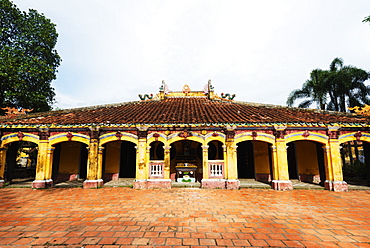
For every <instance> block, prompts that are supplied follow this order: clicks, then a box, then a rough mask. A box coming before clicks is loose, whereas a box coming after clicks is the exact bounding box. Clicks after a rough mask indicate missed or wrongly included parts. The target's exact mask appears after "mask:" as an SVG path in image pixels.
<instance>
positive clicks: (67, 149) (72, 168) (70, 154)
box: [59, 142, 87, 174]
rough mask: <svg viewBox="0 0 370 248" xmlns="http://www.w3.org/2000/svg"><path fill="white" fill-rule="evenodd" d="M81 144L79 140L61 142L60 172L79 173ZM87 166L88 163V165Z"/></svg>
mask: <svg viewBox="0 0 370 248" xmlns="http://www.w3.org/2000/svg"><path fill="white" fill-rule="evenodd" d="M80 153H81V144H80V143H78V142H63V143H61V150H60V161H59V173H60V174H78V166H79V163H80ZM86 166H87V165H86Z"/></svg>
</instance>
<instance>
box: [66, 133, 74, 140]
mask: <svg viewBox="0 0 370 248" xmlns="http://www.w3.org/2000/svg"><path fill="white" fill-rule="evenodd" d="M66 137H67V138H68V141H71V139H72V138H73V134H72V133H71V132H68V133H67V135H66Z"/></svg>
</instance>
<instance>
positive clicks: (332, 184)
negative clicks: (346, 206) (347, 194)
mask: <svg viewBox="0 0 370 248" xmlns="http://www.w3.org/2000/svg"><path fill="white" fill-rule="evenodd" d="M329 148H330V149H329V150H330V155H329V154H327V156H326V157H327V159H326V160H327V161H326V164H327V168H328V169H327V170H328V172H329V173H328V175H327V176H328V177H327V180H326V182H325V188H326V189H328V190H333V191H348V185H347V183H346V182H344V181H343V171H342V159H341V155H340V145H339V142H338V139H333V138H331V139H330V140H329Z"/></svg>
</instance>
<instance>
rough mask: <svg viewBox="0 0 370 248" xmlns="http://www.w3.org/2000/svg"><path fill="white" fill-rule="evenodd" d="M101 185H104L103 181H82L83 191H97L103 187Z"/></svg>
mask: <svg viewBox="0 0 370 248" xmlns="http://www.w3.org/2000/svg"><path fill="white" fill-rule="evenodd" d="M103 185H104V181H103V179H98V180H85V181H84V189H97V188H101V187H103Z"/></svg>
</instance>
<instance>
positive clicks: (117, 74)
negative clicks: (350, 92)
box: [14, 0, 370, 108]
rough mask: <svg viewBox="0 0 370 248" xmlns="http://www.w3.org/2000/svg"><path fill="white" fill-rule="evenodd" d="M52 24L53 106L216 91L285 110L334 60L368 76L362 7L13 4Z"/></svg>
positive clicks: (288, 1) (286, 0) (91, 1)
mask: <svg viewBox="0 0 370 248" xmlns="http://www.w3.org/2000/svg"><path fill="white" fill-rule="evenodd" d="M14 2H15V4H17V5H18V6H19V7H20V8H21V9H27V8H30V7H31V8H34V9H37V10H39V12H42V13H45V15H46V16H47V17H49V18H51V19H52V21H53V22H54V23H56V24H57V28H58V32H59V41H58V47H57V49H58V52H59V53H60V54H61V56H62V59H63V62H62V66H61V67H60V70H59V71H60V72H59V74H58V79H57V80H56V81H55V82H54V85H55V87H56V89H57V91H56V93H57V99H58V104H57V105H58V106H59V107H62V108H66V107H72V106H81V105H80V104H86V105H95V104H105V103H113V102H122V101H128V100H137V99H138V97H137V94H141V93H157V92H158V87H159V86H160V83H161V80H162V79H164V80H165V81H166V82H167V83H168V84H169V86H170V88H171V89H172V90H181V88H182V86H183V85H184V84H189V85H190V86H191V88H192V89H195V90H201V89H202V88H203V85H204V84H205V83H207V81H208V79H212V81H213V83H214V86H215V88H216V92H218V93H221V92H229V93H237V99H239V100H245V101H251V102H264V103H271V104H285V100H286V97H287V95H288V94H289V93H290V91H291V90H293V89H295V88H299V87H301V86H302V84H303V82H304V81H305V80H306V79H307V78H308V76H309V73H310V71H311V70H312V69H315V68H323V69H326V68H328V66H329V64H330V62H331V60H332V59H334V58H335V57H342V58H343V59H344V62H345V64H352V65H355V66H357V67H360V68H363V69H368V66H369V65H368V61H367V58H368V54H369V52H370V51H369V49H370V48H369V46H368V42H369V38H370V25H368V24H364V23H362V22H361V21H362V19H363V18H364V17H365V16H368V15H369V14H370V13H369V12H368V10H369V9H370V2H368V1H366V2H365V1H360V0H355V1H351V2H349V1H346V0H328V1H321V0H310V1H307V0H302V1H294V0H279V1H273V0H261V1H248V0H243V1H224V0H212V1H211V0H200V1H193V0H191V1H190V0H189V1H173V0H161V1H149V0H137V1H128V0H106V1H97V0H79V1H74V0H73V1H72V0H53V1H50V0H33V1H29V0H15V1H14Z"/></svg>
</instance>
